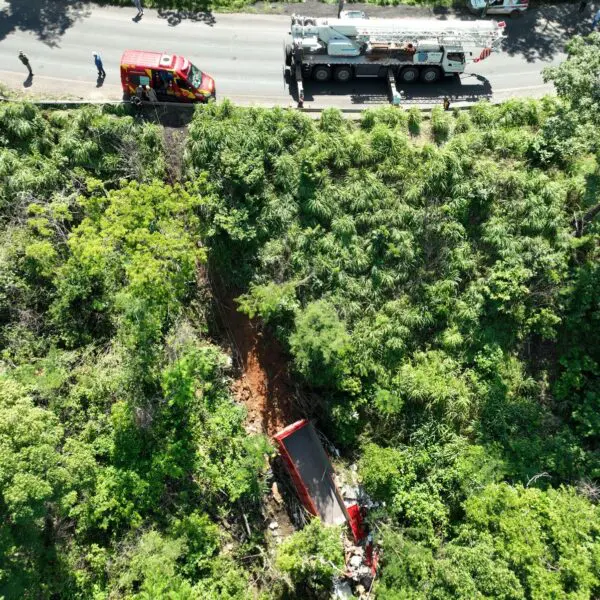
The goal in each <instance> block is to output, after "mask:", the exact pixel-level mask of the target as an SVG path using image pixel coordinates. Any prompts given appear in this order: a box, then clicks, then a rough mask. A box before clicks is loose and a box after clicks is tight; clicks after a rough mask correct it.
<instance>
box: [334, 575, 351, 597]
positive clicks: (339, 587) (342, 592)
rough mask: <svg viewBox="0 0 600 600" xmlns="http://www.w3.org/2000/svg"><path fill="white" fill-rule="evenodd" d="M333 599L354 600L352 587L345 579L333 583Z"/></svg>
mask: <svg viewBox="0 0 600 600" xmlns="http://www.w3.org/2000/svg"><path fill="white" fill-rule="evenodd" d="M333 598H334V599H335V600H352V599H353V598H355V596H354V594H353V593H352V587H351V586H350V584H349V583H348V582H347V581H346V580H345V579H341V580H336V581H334V582H333Z"/></svg>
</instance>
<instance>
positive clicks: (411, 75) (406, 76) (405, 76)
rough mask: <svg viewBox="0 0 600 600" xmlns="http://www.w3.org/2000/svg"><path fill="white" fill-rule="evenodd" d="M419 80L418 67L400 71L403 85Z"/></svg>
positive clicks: (405, 68)
mask: <svg viewBox="0 0 600 600" xmlns="http://www.w3.org/2000/svg"><path fill="white" fill-rule="evenodd" d="M417 79H419V69H417V67H404V69H402V71H400V81H402V82H403V83H414V82H415V81H417Z"/></svg>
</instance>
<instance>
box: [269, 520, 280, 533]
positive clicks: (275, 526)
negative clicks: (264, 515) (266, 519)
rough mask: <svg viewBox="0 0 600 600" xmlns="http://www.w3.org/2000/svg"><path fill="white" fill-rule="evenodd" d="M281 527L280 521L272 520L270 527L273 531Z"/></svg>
mask: <svg viewBox="0 0 600 600" xmlns="http://www.w3.org/2000/svg"><path fill="white" fill-rule="evenodd" d="M278 527H279V523H278V522H277V521H271V522H270V523H269V529H270V530H271V531H273V530H274V529H277V528H278Z"/></svg>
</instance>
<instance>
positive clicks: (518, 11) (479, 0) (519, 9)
mask: <svg viewBox="0 0 600 600" xmlns="http://www.w3.org/2000/svg"><path fill="white" fill-rule="evenodd" d="M486 3H487V11H486V10H485V6H486ZM467 6H468V8H469V10H470V11H471V12H472V13H475V14H476V15H481V14H483V13H484V12H485V14H488V15H510V16H511V17H520V16H521V15H522V14H523V13H524V12H525V11H526V10H527V8H528V7H529V0H467Z"/></svg>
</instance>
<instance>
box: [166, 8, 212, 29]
mask: <svg viewBox="0 0 600 600" xmlns="http://www.w3.org/2000/svg"><path fill="white" fill-rule="evenodd" d="M158 16H159V18H161V19H166V21H167V23H168V24H169V25H170V26H171V27H176V26H177V25H179V24H180V23H181V21H184V20H186V21H191V22H193V23H204V24H205V25H208V26H209V27H212V26H213V25H214V24H215V23H216V22H217V19H216V18H215V16H214V15H213V13H212V12H211V11H210V10H200V11H195V10H185V9H183V10H181V9H167V8H159V9H158Z"/></svg>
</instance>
